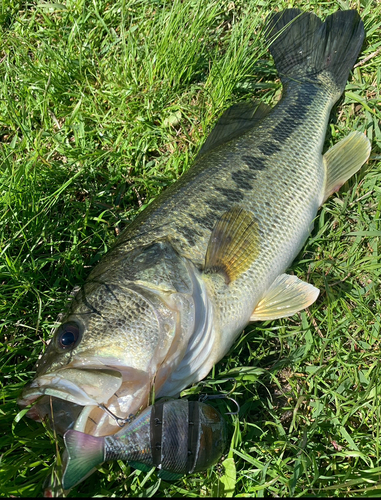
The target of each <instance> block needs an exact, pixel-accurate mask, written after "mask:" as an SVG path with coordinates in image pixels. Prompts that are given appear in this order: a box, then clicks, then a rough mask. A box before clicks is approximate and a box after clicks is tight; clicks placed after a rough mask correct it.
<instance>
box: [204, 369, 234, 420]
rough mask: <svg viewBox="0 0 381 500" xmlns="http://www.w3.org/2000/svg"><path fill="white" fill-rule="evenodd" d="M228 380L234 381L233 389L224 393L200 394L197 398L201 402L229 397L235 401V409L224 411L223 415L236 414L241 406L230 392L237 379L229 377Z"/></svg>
mask: <svg viewBox="0 0 381 500" xmlns="http://www.w3.org/2000/svg"><path fill="white" fill-rule="evenodd" d="M228 380H229V381H232V382H234V386H233V389H231V390H230V391H229V392H227V393H226V394H211V395H209V394H201V395H200V397H199V398H198V400H199V401H200V402H201V403H203V402H204V401H207V400H208V399H230V401H233V403H235V405H236V407H237V411H229V412H227V413H225V415H238V413H239V411H240V409H241V408H240V406H239V404H238V403H237V401H236V400H235V399H234V398H232V397H231V396H230V394H232V393H233V392H234V390H235V388H236V387H237V381H236V380H235V379H234V378H229V379H228Z"/></svg>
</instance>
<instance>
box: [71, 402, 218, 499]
mask: <svg viewBox="0 0 381 500" xmlns="http://www.w3.org/2000/svg"><path fill="white" fill-rule="evenodd" d="M64 441H65V445H66V451H67V455H66V458H65V466H64V472H63V477H62V486H63V489H64V490H69V489H71V488H72V487H73V486H75V485H76V484H78V483H79V482H80V481H82V480H83V479H85V477H87V476H88V475H89V474H91V472H93V471H94V468H95V467H96V466H98V465H100V464H101V463H102V462H106V461H108V460H125V461H128V462H129V463H130V464H131V465H132V466H133V467H135V468H137V469H140V470H143V471H149V470H150V469H151V468H152V467H154V466H156V467H157V468H158V470H159V473H158V474H159V476H160V477H162V478H163V479H166V480H170V479H178V478H180V477H181V476H183V475H184V474H190V473H193V472H199V471H202V470H205V469H207V468H208V467H210V466H212V465H213V464H215V463H216V462H217V461H218V459H219V458H220V457H221V455H222V453H223V452H224V449H225V448H226V444H227V440H226V426H225V422H224V420H223V418H222V417H221V415H220V414H219V413H218V411H217V410H215V409H214V408H213V407H212V406H209V405H206V404H205V403H200V402H196V401H187V400H183V399H177V400H174V401H166V402H161V403H156V404H155V405H153V406H149V407H148V408H146V409H145V410H144V411H143V412H142V413H141V414H140V415H139V416H138V417H137V418H136V419H135V420H133V422H132V423H130V424H127V425H126V426H125V427H123V428H122V429H121V430H119V431H118V432H117V433H116V434H114V435H112V436H105V437H94V436H91V435H89V434H84V433H82V432H78V431H75V430H68V431H67V432H66V433H65V435H64Z"/></svg>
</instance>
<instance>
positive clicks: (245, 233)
mask: <svg viewBox="0 0 381 500" xmlns="http://www.w3.org/2000/svg"><path fill="white" fill-rule="evenodd" d="M258 254H259V232H258V221H257V219H256V218H255V217H254V215H253V214H252V213H251V212H249V211H247V210H244V209H243V208H241V207H237V206H235V207H233V208H231V209H230V210H228V211H227V212H225V213H224V214H223V215H222V217H221V218H220V219H219V220H218V222H217V223H216V225H215V226H214V229H213V231H212V234H211V236H210V240H209V244H208V248H207V251H206V257H205V268H204V273H205V274H210V273H218V274H221V275H222V276H223V277H224V278H225V282H226V283H227V284H228V283H230V282H231V281H233V280H235V279H237V278H238V276H239V275H240V274H242V273H243V272H245V271H247V269H248V268H249V267H250V265H251V264H252V263H253V262H254V260H255V259H256V258H257V256H258Z"/></svg>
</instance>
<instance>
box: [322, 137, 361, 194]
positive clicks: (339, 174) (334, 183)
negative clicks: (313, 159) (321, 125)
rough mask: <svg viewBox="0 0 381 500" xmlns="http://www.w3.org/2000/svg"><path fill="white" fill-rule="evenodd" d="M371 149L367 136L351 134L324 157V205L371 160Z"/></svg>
mask: <svg viewBox="0 0 381 500" xmlns="http://www.w3.org/2000/svg"><path fill="white" fill-rule="evenodd" d="M370 149H371V148H370V142H369V139H368V138H367V137H366V135H364V134H362V133H360V132H351V133H350V134H349V135H348V136H347V137H345V138H344V139H342V140H341V141H340V142H338V143H337V144H335V145H334V146H333V147H332V148H331V149H329V150H328V151H327V152H326V153H325V155H323V161H324V165H325V168H326V172H327V180H326V185H325V192H324V198H323V201H322V203H324V201H325V200H326V199H327V198H328V196H330V195H331V194H332V193H334V192H335V191H338V190H339V189H340V188H341V186H342V185H343V184H344V182H346V181H347V180H348V179H349V178H350V177H352V175H353V174H355V173H356V172H357V170H359V169H360V168H361V166H362V165H363V164H364V163H365V162H366V160H367V159H368V158H369V155H370Z"/></svg>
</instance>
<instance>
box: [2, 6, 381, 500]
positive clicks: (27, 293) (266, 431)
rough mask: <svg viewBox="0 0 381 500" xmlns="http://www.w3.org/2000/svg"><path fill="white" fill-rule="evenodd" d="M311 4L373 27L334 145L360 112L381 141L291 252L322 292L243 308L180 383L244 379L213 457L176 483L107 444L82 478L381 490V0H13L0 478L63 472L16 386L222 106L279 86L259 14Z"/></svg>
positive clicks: (360, 124) (334, 118) (250, 488)
mask: <svg viewBox="0 0 381 500" xmlns="http://www.w3.org/2000/svg"><path fill="white" fill-rule="evenodd" d="M63 1H64V0H63ZM298 6H299V7H301V8H303V10H307V11H313V12H315V13H316V14H317V15H319V16H320V17H323V18H324V17H326V16H327V15H328V14H330V13H332V12H334V11H336V10H338V9H348V8H357V9H358V10H359V12H360V14H361V17H362V18H363V20H364V24H365V30H366V40H365V42H364V46H363V50H362V52H361V53H360V56H359V59H358V63H357V65H356V67H355V68H354V70H353V71H352V72H351V74H350V77H349V80H348V84H347V87H346V90H345V93H344V94H343V97H342V98H341V100H340V101H339V102H338V104H337V105H336V106H335V108H334V110H333V112H332V115H331V119H330V124H329V128H328V131H327V138H326V148H328V147H329V146H331V145H333V144H335V143H336V142H337V141H338V140H340V139H342V138H343V137H344V136H345V135H347V134H348V133H349V132H351V131H353V130H358V131H361V132H366V134H367V136H368V137H369V139H370V140H371V142H372V153H371V157H370V160H369V161H368V163H367V164H366V165H365V166H364V167H363V168H362V169H361V171H360V172H359V173H358V174H357V175H355V176H354V177H353V178H352V179H350V181H349V182H348V183H346V184H345V185H344V186H343V188H342V189H341V190H340V192H339V193H337V194H335V195H333V196H332V197H331V198H329V200H328V201H327V202H326V203H325V204H324V206H323V207H322V208H321V209H320V211H319V213H318V216H317V218H316V220H315V225H314V229H313V231H312V233H311V236H310V238H309V239H308V241H307V243H306V244H305V246H304V248H303V250H302V251H301V252H300V253H299V255H298V257H297V258H296V260H295V261H294V263H293V265H292V268H291V269H292V272H293V273H295V274H296V275H297V276H298V277H299V278H301V279H303V280H306V281H308V282H310V283H312V284H314V285H315V286H317V287H318V288H320V290H321V293H320V296H319V298H318V300H317V302H316V303H314V304H313V305H312V306H311V307H310V308H309V309H308V310H306V311H302V312H301V313H299V314H297V315H295V316H293V317H291V318H288V319H282V320H278V321H266V322H263V323H258V324H255V325H250V326H249V327H247V328H246V329H245V331H244V332H243V334H242V335H241V337H239V339H238V341H237V342H236V343H235V345H234V346H233V347H232V349H231V350H230V352H229V353H228V355H227V356H225V358H223V359H222V360H221V361H220V362H219V363H218V364H217V365H216V366H215V368H214V369H213V370H212V372H211V373H210V374H209V376H208V377H207V378H206V379H205V380H204V381H203V383H200V384H198V385H197V386H195V387H192V388H190V389H188V390H186V391H184V393H183V395H184V396H185V395H194V396H195V395H197V394H199V393H210V394H219V393H221V392H229V391H230V390H232V389H233V397H234V398H235V399H236V400H237V402H238V403H239V405H240V412H239V415H232V416H226V421H227V425H228V429H229V436H230V438H229V449H228V450H227V452H226V454H225V455H224V457H222V459H221V462H220V463H219V464H218V465H217V466H215V467H213V468H212V469H210V470H208V471H207V472H205V473H199V474H195V475H193V476H188V477H185V478H184V479H181V480H179V481H177V482H174V483H169V482H165V481H163V480H160V479H158V477H157V475H156V473H155V472H154V471H152V472H150V473H149V474H146V473H143V472H140V471H136V470H134V469H133V468H131V467H130V466H129V465H128V464H126V463H123V462H121V461H117V462H112V463H106V464H103V465H102V466H101V467H100V469H99V471H98V472H96V473H95V474H93V475H92V476H91V477H90V478H88V479H87V480H86V481H85V482H83V483H82V484H81V485H79V486H78V487H76V488H74V489H73V490H72V491H71V493H70V494H69V496H72V497H75V496H78V497H81V496H82V497H85V496H117V497H125V496H134V497H139V496H154V495H155V496H158V497H171V496H188V497H198V496H217V495H221V496H253V497H255V496H258V497H260V496H280V497H287V496H332V497H340V496H348V497H354V496H360V495H361V496H372V495H373V496H379V495H380V494H381V443H380V435H381V408H380V403H379V401H380V394H381V370H380V363H379V357H380V354H381V345H380V342H381V329H380V324H381V319H380V318H381V304H380V284H381V276H380V274H381V263H380V251H381V248H380V239H381V223H380V213H381V196H380V195H381V187H380V186H381V184H380V180H381V131H380V121H381V104H380V103H381V100H380V84H381V3H380V2H378V1H377V0H358V1H345V0H336V1H335V0H334V1H326V2H321V1H318V0H305V1H303V2H302V1H301V0H295V1H292V0H290V1H284V0H276V1H275V0H237V1H234V2H233V1H232V2H228V1H219V0H209V1H202V0H190V1H183V2H181V1H179V0H175V1H173V2H171V1H167V2H162V1H159V0H137V1H128V0H114V1H106V0H93V1H92V2H85V1H84V0H66V2H65V3H54V2H49V1H44V0H40V1H38V0H37V1H30V2H27V1H21V0H20V1H17V0H4V1H3V2H2V3H1V5H0V24H1V31H0V36H1V45H0V47H1V49H0V141H1V145H0V155H1V169H0V199H1V205H0V283H1V288H0V310H1V314H0V331H1V334H0V363H1V364H0V373H1V379H0V383H1V396H2V401H1V406H0V412H1V420H0V443H1V454H0V496H11V495H12V496H15V497H27V496H32V497H38V496H41V492H42V490H43V484H44V482H45V480H46V478H47V477H53V478H55V477H57V474H58V473H59V465H60V454H61V452H62V439H61V438H60V437H57V436H54V435H53V433H52V432H51V431H50V430H49V428H48V427H47V426H46V425H43V424H39V423H36V422H34V421H32V420H30V419H28V418H26V417H25V412H20V410H19V408H18V407H17V405H16V400H17V397H18V396H19V395H20V393H21V390H22V388H23V387H24V386H25V384H26V383H27V382H29V381H30V380H31V379H32V378H33V376H34V365H35V363H36V361H37V359H38V356H39V355H40V354H41V353H42V352H43V351H44V349H45V346H46V342H47V340H48V339H49V338H50V336H51V331H52V328H53V326H54V324H55V323H56V321H57V319H58V318H59V315H60V314H61V313H62V311H63V310H64V308H65V304H66V302H67V300H68V299H69V298H70V295H71V294H72V293H73V289H75V287H77V286H80V285H81V284H83V282H84V280H85V278H86V276H87V275H88V274H89V271H90V268H92V267H93V266H94V265H95V264H96V263H97V262H98V261H99V259H100V258H101V256H102V255H103V254H104V253H105V252H106V251H107V249H109V248H110V246H111V245H112V244H113V242H114V241H115V239H116V237H117V235H118V234H119V233H120V231H121V230H122V229H123V228H124V227H125V226H126V225H127V224H128V222H129V221H132V220H133V219H134V218H135V217H136V215H137V214H138V213H139V212H140V211H141V210H143V209H144V208H145V207H146V206H147V205H148V204H149V203H150V202H151V201H152V200H153V199H154V198H155V197H156V196H157V195H158V194H159V193H160V192H161V191H162V190H163V189H165V188H166V187H167V186H169V185H170V184H172V183H173V182H174V181H175V180H176V179H177V178H178V177H179V176H180V175H181V174H182V173H183V172H184V171H186V170H187V169H188V168H189V166H190V165H191V163H192V159H193V158H194V157H195V155H196V154H197V151H198V150H199V148H200V146H201V145H202V143H203V141H204V140H205V137H206V135H207V134H208V132H209V131H210V130H211V128H212V127H213V124H214V123H215V121H216V119H217V117H218V116H219V115H220V114H221V113H222V111H223V110H224V109H226V108H227V107H229V105H230V104H232V103H235V102H239V101H244V100H248V99H251V98H255V99H261V100H263V101H264V102H266V103H267V104H274V103H276V102H277V100H278V99H279V97H280V94H281V84H280V81H279V78H278V75H277V73H276V71H275V68H274V65H273V62H272V59H271V57H270V55H269V53H268V50H267V47H266V45H265V40H264V37H263V32H262V30H263V27H264V25H265V19H266V17H267V15H268V14H269V13H270V12H272V11H273V10H274V9H278V8H279V7H280V8H286V7H298ZM231 378H234V379H235V380H236V384H235V386H234V384H233V382H232V381H231V380H230V379H231ZM213 404H215V405H216V406H218V408H219V409H220V411H221V412H223V413H225V412H227V411H229V409H230V410H232V411H234V405H233V404H232V403H231V402H228V401H224V400H219V401H218V402H216V401H215V402H213Z"/></svg>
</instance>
